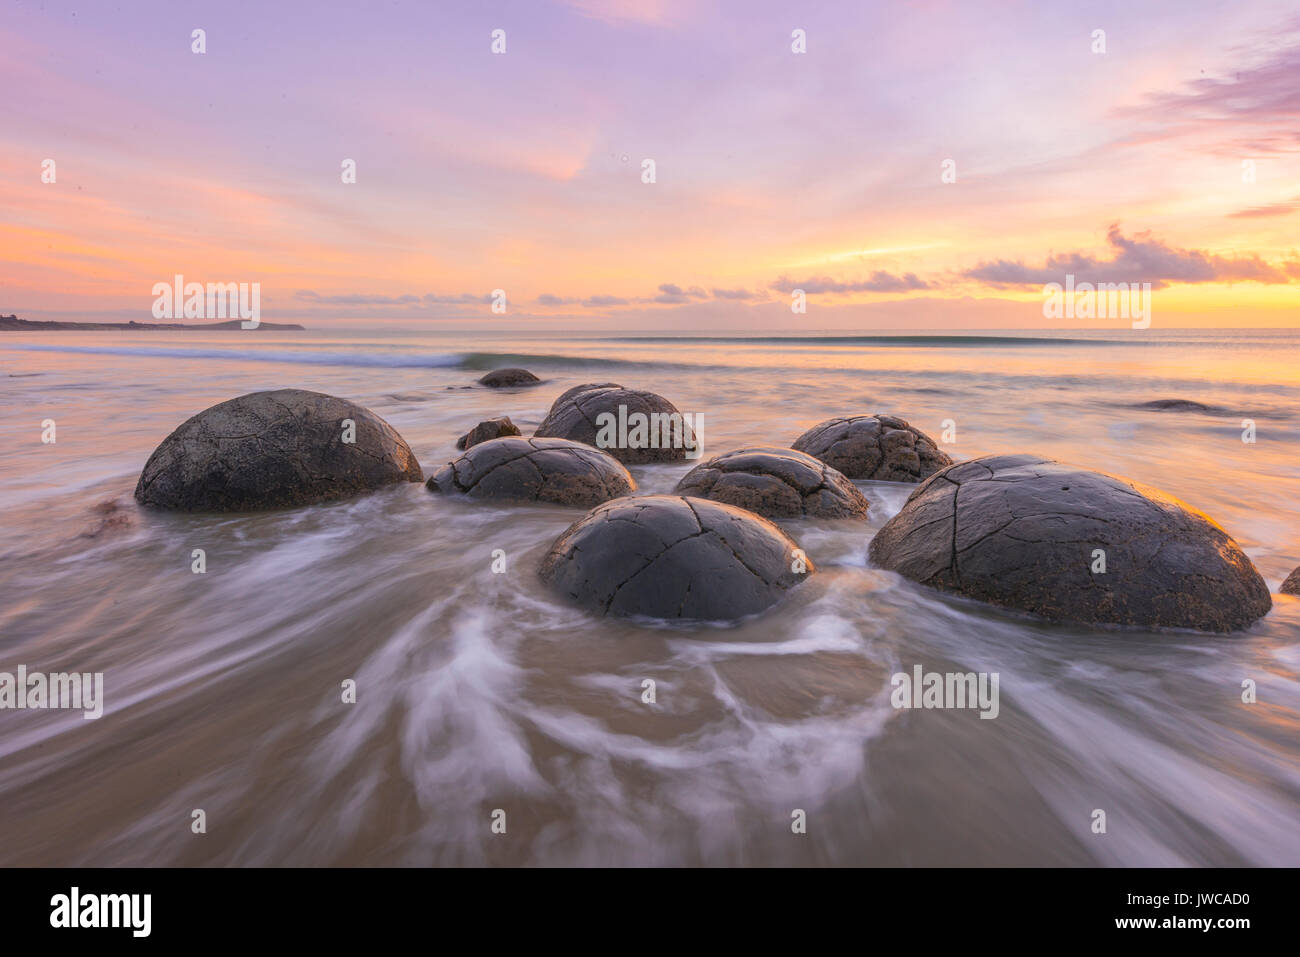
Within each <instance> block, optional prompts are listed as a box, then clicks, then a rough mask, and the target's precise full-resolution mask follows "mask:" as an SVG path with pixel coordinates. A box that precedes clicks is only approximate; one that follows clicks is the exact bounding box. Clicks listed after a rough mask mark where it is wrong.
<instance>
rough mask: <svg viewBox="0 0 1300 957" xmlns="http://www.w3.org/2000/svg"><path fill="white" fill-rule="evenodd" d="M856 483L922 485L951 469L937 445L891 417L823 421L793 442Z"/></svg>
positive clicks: (866, 416)
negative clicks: (872, 480) (913, 483)
mask: <svg viewBox="0 0 1300 957" xmlns="http://www.w3.org/2000/svg"><path fill="white" fill-rule="evenodd" d="M791 448H794V449H795V450H797V451H799V452H806V453H808V454H809V455H811V456H812V457H813V458H816V459H820V460H821V461H823V462H825V463H826V464H827V465H829V466H830V467H831V468H833V469H836V470H838V471H839V472H842V473H843V474H844V475H845V476H847V477H848V478H851V479H874V480H876V481H881V482H919V481H921V480H922V479H924V478H927V477H929V476H930V475H933V474H934V473H935V472H937V471H939V469H941V468H944V467H946V466H948V465H951V464H952V459H950V458H949V457H948V456H947V454H946V453H944V452H943V451H941V450H940V449H939V447H938V446H937V445H935V444H934V440H933V439H931V438H930V437H929V436H928V435H926V434H925V433H924V432H922V431H921V430H920V429H915V428H913V427H912V426H910V425H908V424H907V423H906V422H904V421H903V420H902V419H900V418H897V417H895V416H892V415H851V416H847V417H842V418H836V419H827V420H826V421H825V422H821V423H819V424H817V425H815V426H813V427H812V428H811V429H809V430H808V431H807V432H805V433H804V434H803V435H801V436H799V438H797V439H795V440H794V442H793V443H791Z"/></svg>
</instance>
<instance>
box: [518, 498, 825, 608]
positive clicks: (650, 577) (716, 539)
mask: <svg viewBox="0 0 1300 957" xmlns="http://www.w3.org/2000/svg"><path fill="white" fill-rule="evenodd" d="M796 568H797V569H800V570H799V571H796V570H795V569H796ZM813 570H814V569H813V564H812V562H811V560H809V559H808V558H806V557H805V556H804V554H803V553H802V552H801V551H799V550H798V546H796V545H795V543H794V542H793V541H791V540H790V538H789V537H787V536H786V534H785V533H784V532H782V531H781V530H780V529H779V528H777V527H776V526H775V525H773V524H772V523H771V522H769V521H768V520H767V519H765V518H762V517H761V516H758V515H755V514H753V513H752V512H747V511H745V510H744V509H740V508H735V507H734V506H731V505H722V504H720V503H718V502H710V501H707V500H705V499H698V498H683V497H681V496H678V495H647V496H643V497H635V498H623V499H619V500H617V501H614V502H608V503H606V504H604V505H601V506H599V507H598V508H594V509H592V510H591V511H590V512H588V513H587V515H586V516H585V517H584V518H582V519H580V520H579V521H577V522H575V523H574V524H573V525H571V526H570V527H569V528H568V529H567V530H566V531H565V532H564V534H562V535H561V536H560V537H559V538H557V539H556V540H555V543H554V544H553V545H552V546H551V548H550V551H549V552H547V554H546V556H545V557H544V558H543V559H542V564H541V569H540V573H541V576H542V579H543V581H545V582H547V583H548V584H549V585H550V586H551V587H552V588H553V589H555V590H556V591H557V592H559V593H560V594H562V595H564V596H565V597H566V598H568V599H570V600H571V601H574V602H576V603H577V604H578V605H580V606H582V607H583V608H586V609H588V610H590V611H593V612H596V613H598V614H602V615H614V616H629V615H640V616H646V617H651V618H674V619H688V620H696V621H729V620H734V619H737V618H743V617H745V616H747V615H754V614H757V613H758V612H761V611H764V610H765V609H767V608H769V607H771V606H772V605H774V604H775V603H776V602H777V601H779V600H780V599H781V598H782V596H784V595H785V593H786V592H787V591H788V590H789V589H791V588H793V587H794V586H795V585H797V584H798V583H799V582H801V581H803V580H804V579H805V578H807V577H808V575H810V574H812V572H813Z"/></svg>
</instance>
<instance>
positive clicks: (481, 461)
mask: <svg viewBox="0 0 1300 957" xmlns="http://www.w3.org/2000/svg"><path fill="white" fill-rule="evenodd" d="M427 487H428V489H429V490H430V491H431V492H442V493H445V494H449V495H450V494H457V493H459V494H462V495H469V496H472V497H474V498H500V499H513V500H516V501H524V502H551V503H553V504H556V505H581V506H584V507H586V508H590V507H591V506H593V505H599V504H600V503H601V502H607V501H609V500H610V499H611V498H618V497H619V496H620V495H628V494H631V493H632V492H633V491H634V490H635V489H636V482H635V481H633V479H632V476H631V475H629V474H628V471H627V469H625V468H623V466H622V465H620V464H619V463H618V462H617V461H615V460H614V459H613V458H611V457H610V456H608V455H606V454H605V453H604V452H601V451H600V450H599V449H593V448H592V447H591V446H589V445H581V444H579V443H577V442H569V441H566V440H564V439H525V438H503V439H489V440H488V441H486V442H480V443H479V444H478V445H474V446H471V447H470V448H469V449H467V450H466V452H465V454H464V455H462V456H461V457H460V458H458V459H456V460H455V461H454V462H449V463H447V464H446V465H444V466H443V467H442V468H441V469H440V470H439V471H438V473H437V474H436V475H434V476H433V478H431V479H429V481H428V483H427Z"/></svg>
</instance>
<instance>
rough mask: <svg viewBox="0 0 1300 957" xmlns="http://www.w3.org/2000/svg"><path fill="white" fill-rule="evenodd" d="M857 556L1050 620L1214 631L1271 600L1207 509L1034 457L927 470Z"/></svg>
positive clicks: (1251, 616)
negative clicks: (865, 551) (1199, 509)
mask: <svg viewBox="0 0 1300 957" xmlns="http://www.w3.org/2000/svg"><path fill="white" fill-rule="evenodd" d="M870 554H871V559H872V561H874V562H875V563H876V564H877V565H880V566H882V567H884V568H889V569H893V570H894V571H896V572H899V573H900V574H902V575H904V576H906V577H907V578H910V579H913V580H914V581H918V582H921V583H922V584H925V585H929V586H932V587H934V588H938V589H942V590H943V591H947V592H953V593H955V594H958V595H964V596H966V597H968V598H975V599H978V600H980V601H985V602H989V603H991V604H994V605H1001V606H1004V607H1007V608H1015V609H1020V610H1022V611H1027V612H1032V613H1034V614H1036V615H1041V616H1043V617H1045V618H1049V619H1053V620H1058V621H1075V622H1085V623H1089V624H1116V625H1134V626H1141V627H1145V628H1193V629H1197V630H1201V631H1214V632H1226V631H1235V630H1237V629H1240V628H1244V627H1246V626H1247V625H1249V624H1250V623H1251V622H1253V621H1255V620H1256V619H1257V618H1259V617H1260V616H1262V615H1264V614H1265V613H1266V612H1267V611H1268V610H1269V608H1270V607H1271V605H1272V600H1271V599H1270V598H1269V593H1268V587H1267V586H1266V585H1265V584H1264V580H1263V579H1262V578H1261V577H1260V575H1259V573H1258V572H1257V571H1256V570H1255V566H1254V565H1252V564H1251V561H1250V559H1249V558H1247V557H1246V555H1245V554H1244V553H1243V552H1242V550H1241V548H1240V547H1239V546H1238V545H1237V543H1236V542H1234V541H1233V540H1232V539H1231V538H1229V537H1228V534H1227V533H1226V532H1225V531H1224V530H1223V529H1222V528H1220V527H1219V526H1218V525H1216V524H1215V523H1214V522H1213V521H1211V520H1210V519H1209V518H1208V517H1207V516H1205V515H1203V514H1201V513H1200V512H1197V511H1196V510H1194V509H1192V508H1191V507H1189V506H1187V505H1185V504H1183V503H1182V502H1180V501H1179V500H1178V499H1176V498H1172V497H1171V496H1169V495H1166V494H1164V493H1163V492H1161V491H1159V490H1157V489H1154V488H1150V487H1148V486H1142V485H1138V484H1136V483H1133V482H1129V481H1127V480H1125V479H1121V478H1117V477H1115V476H1112V475H1105V474H1103V473H1101V472H1093V471H1090V470H1088V469H1081V468H1077V467H1075V466H1072V465H1063V464H1061V463H1059V462H1053V461H1050V460H1047V459H1042V458H1039V457H1037V456H1033V455H995V456H986V457H984V458H980V459H974V460H972V461H970V462H962V463H961V464H960V465H953V466H950V467H949V468H946V469H944V470H943V471H941V472H938V473H936V474H935V475H933V476H931V477H930V478H929V479H928V480H927V481H926V482H925V483H924V484H923V485H921V486H920V487H919V488H918V489H916V491H914V492H913V493H912V495H911V496H910V497H909V498H908V500H907V503H906V504H905V505H904V506H903V509H902V511H900V512H899V513H898V514H897V515H895V516H894V517H893V518H892V519H890V520H889V522H887V523H886V524H885V526H884V528H882V529H881V530H880V532H879V533H878V534H877V535H876V537H875V538H874V539H873V540H872V542H871V548H870Z"/></svg>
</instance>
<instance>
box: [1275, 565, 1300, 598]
mask: <svg viewBox="0 0 1300 957" xmlns="http://www.w3.org/2000/svg"><path fill="white" fill-rule="evenodd" d="M1279 590H1280V591H1281V592H1282V594H1284V595H1300V568H1297V569H1296V570H1295V571H1293V572H1292V573H1291V574H1290V575H1287V576H1286V581H1284V582H1283V583H1282V587H1281V589H1279Z"/></svg>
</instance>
